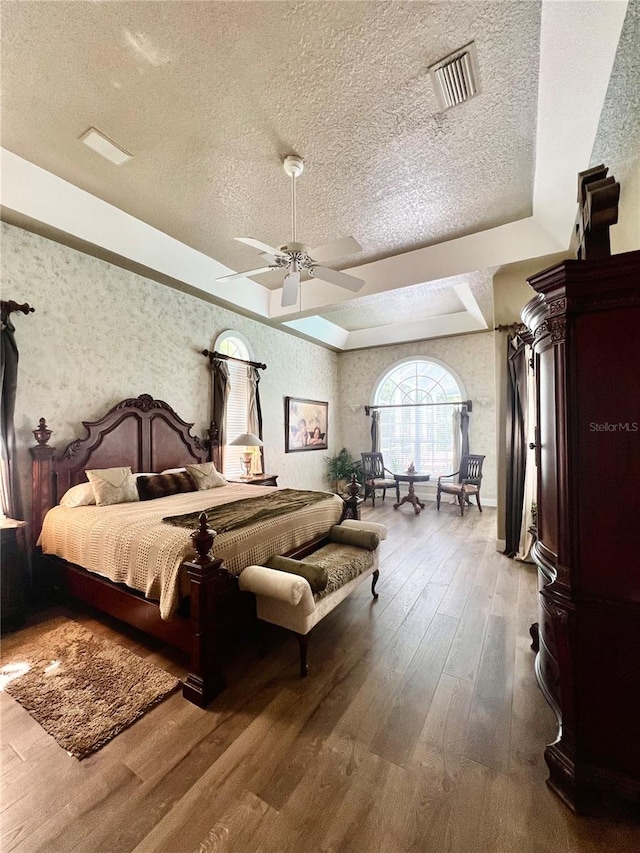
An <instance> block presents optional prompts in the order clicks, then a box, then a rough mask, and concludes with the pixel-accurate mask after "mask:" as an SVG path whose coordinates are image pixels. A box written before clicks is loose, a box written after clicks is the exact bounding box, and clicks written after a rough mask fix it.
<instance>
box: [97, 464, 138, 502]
mask: <svg viewBox="0 0 640 853" xmlns="http://www.w3.org/2000/svg"><path fill="white" fill-rule="evenodd" d="M85 474H86V475H87V477H88V478H89V482H90V483H91V485H92V486H93V494H94V495H95V499H96V504H97V505H98V506H111V505H113V504H123V503H131V502H132V501H139V500H140V496H139V495H138V489H137V487H136V478H135V475H134V474H132V473H131V468H130V467H128V466H127V467H126V468H102V469H96V470H94V471H85Z"/></svg>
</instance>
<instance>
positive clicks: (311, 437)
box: [284, 397, 329, 453]
mask: <svg viewBox="0 0 640 853" xmlns="http://www.w3.org/2000/svg"><path fill="white" fill-rule="evenodd" d="M284 404H285V413H284V449H285V453H297V452H298V451H299V450H326V449H327V432H328V425H329V403H323V402H321V401H320V400H301V399H299V398H298V397H285V398H284Z"/></svg>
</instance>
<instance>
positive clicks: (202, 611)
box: [31, 394, 323, 707]
mask: <svg viewBox="0 0 640 853" xmlns="http://www.w3.org/2000/svg"><path fill="white" fill-rule="evenodd" d="M83 425H84V427H85V429H86V431H87V435H86V437H85V438H83V439H77V440H75V441H73V442H71V444H69V445H68V446H67V447H66V448H64V449H63V450H62V451H61V452H57V451H56V448H55V447H51V446H50V445H49V439H50V437H51V435H52V433H51V431H50V430H49V429H48V428H47V425H46V423H45V421H44V419H41V420H40V424H39V427H38V429H36V430H34V436H35V438H36V441H37V442H38V443H37V446H35V447H33V448H31V454H32V473H33V501H32V531H33V536H34V541H35V540H37V538H38V536H39V535H40V532H41V530H42V524H43V520H44V516H45V515H46V513H47V512H48V510H49V509H51V508H52V507H54V506H55V505H56V504H58V502H59V500H60V498H61V497H62V495H63V494H64V493H65V492H66V491H67V490H68V489H69V488H70V487H71V486H74V485H77V484H78V483H81V482H86V476H85V469H87V468H89V469H91V468H110V467H116V466H122V465H129V466H131V469H132V471H133V472H134V473H138V472H157V473H158V472H161V471H164V470H166V469H168V468H175V467H181V466H184V465H185V464H191V463H200V462H206V461H213V462H214V463H217V464H218V463H219V461H220V460H219V446H218V443H217V441H216V430H215V428H213V427H212V428H211V429H210V430H209V434H210V437H209V440H208V441H206V442H203V441H201V440H200V439H199V438H198V437H197V436H194V435H192V434H191V427H192V426H193V425H192V424H188V423H186V422H185V421H183V420H182V419H181V418H180V417H179V416H178V415H177V414H176V413H175V412H174V410H173V409H172V408H171V406H169V405H168V404H167V403H165V402H164V401H162V400H154V399H153V398H152V397H150V396H149V395H147V394H142V395H141V396H140V397H137V398H130V399H127V400H123V401H122V402H121V403H118V404H117V405H116V406H114V407H113V408H112V409H110V410H109V412H107V414H106V415H105V416H104V417H103V418H101V419H100V420H98V421H92V422H83ZM211 534H212V532H211V531H208V530H207V526H206V517H204V516H203V521H201V525H200V529H199V530H196V531H194V533H193V534H192V537H191V538H192V540H193V543H194V548H195V550H196V551H197V552H198V554H199V556H198V557H197V558H195V559H194V560H193V561H188V562H185V563H183V569H184V570H185V571H186V575H187V577H188V581H189V595H188V598H187V599H185V601H184V602H183V603H182V606H181V607H180V609H179V612H178V613H177V614H176V615H175V616H174V617H173V618H172V619H170V620H168V621H167V620H163V619H161V618H160V612H159V608H158V605H157V603H156V602H155V601H151V600H149V599H147V598H145V597H144V594H142V593H139V592H136V591H135V590H132V589H130V588H129V587H127V586H125V585H123V584H117V583H113V582H111V581H109V580H107V579H105V578H103V577H101V576H99V575H96V574H93V573H91V572H88V571H86V570H85V569H83V568H81V567H79V566H77V565H74V564H72V563H69V562H67V561H65V560H63V559H61V558H58V557H51V556H45V555H42V554H41V552H39V553H38V555H37V558H38V560H42V561H43V562H44V563H45V565H46V566H47V568H48V569H50V568H53V569H54V570H55V574H56V580H57V582H58V583H59V584H60V585H61V586H62V588H63V589H64V590H65V591H66V592H68V593H69V594H70V595H72V596H73V597H75V598H78V599H80V600H81V601H84V602H86V603H88V604H90V605H92V606H94V607H96V608H97V609H99V610H101V611H103V612H105V613H108V614H109V615H111V616H115V617H116V618H118V619H121V620H122V621H123V622H125V623H127V624H129V625H132V626H134V627H136V628H139V629H141V630H143V631H144V632H146V633H148V634H150V635H152V636H154V637H157V638H159V639H161V640H163V641H164V642H167V643H168V644H170V645H172V646H175V647H177V648H179V649H182V650H183V651H185V652H187V653H188V654H189V656H190V665H189V672H188V674H187V677H186V679H185V681H184V683H183V695H184V697H185V698H186V699H188V700H189V701H190V702H193V703H194V704H196V705H199V706H200V707H204V706H206V705H207V704H208V703H209V702H210V701H211V700H212V699H213V698H214V697H215V696H216V695H217V694H218V693H219V692H220V691H221V690H222V689H223V687H224V685H225V679H224V676H223V673H222V669H221V666H220V655H219V648H220V643H221V642H226V641H227V638H228V637H229V636H230V635H231V634H232V633H234V632H236V633H237V631H238V628H239V627H240V628H241V627H244V628H245V629H246V628H247V626H248V625H249V624H250V623H251V622H252V620H255V611H254V599H253V596H251V595H250V594H247V593H241V592H240V590H239V588H238V581H237V578H236V577H235V576H234V575H232V574H230V573H229V572H228V571H227V570H226V569H225V567H224V565H223V562H222V560H221V559H212V558H211V557H210V556H208V554H209V551H210V549H211V547H212V544H213V541H214V537H213V535H211ZM322 541H323V540H322V538H321V539H318V540H314V541H313V542H310V543H305V544H304V545H303V546H302V547H299V548H296V549H295V551H293V552H291V553H292V554H295V555H296V556H298V555H300V556H302V555H303V554H305V553H309V552H310V551H311V550H313V549H314V548H316V547H318V546H319V544H320V543H321V542H322Z"/></svg>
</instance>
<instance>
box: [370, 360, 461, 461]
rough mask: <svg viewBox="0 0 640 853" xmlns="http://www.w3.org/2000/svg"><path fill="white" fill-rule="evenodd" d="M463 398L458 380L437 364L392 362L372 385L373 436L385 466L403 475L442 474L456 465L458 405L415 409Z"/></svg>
mask: <svg viewBox="0 0 640 853" xmlns="http://www.w3.org/2000/svg"><path fill="white" fill-rule="evenodd" d="M463 399H464V397H463V389H462V388H461V383H460V382H459V380H458V379H457V378H456V377H454V376H453V374H452V373H451V371H450V370H449V369H447V367H445V366H444V365H443V364H440V363H438V362H436V361H433V360H427V359H411V360H407V361H403V362H401V363H400V364H396V365H395V366H394V367H392V368H391V370H389V371H388V372H387V373H386V374H384V375H383V376H382V377H381V379H380V380H379V382H378V385H377V387H376V390H375V393H374V400H373V403H374V405H376V406H389V407H390V408H382V409H378V412H379V422H378V424H379V425H378V435H379V445H380V450H381V451H382V454H383V456H384V461H385V465H386V466H387V467H388V468H390V469H391V470H392V471H404V470H406V468H407V466H408V465H409V463H410V462H413V463H414V465H415V467H416V470H417V471H425V472H430V473H431V474H433V475H438V474H448V473H451V472H452V471H453V470H454V465H455V464H456V463H457V461H458V460H457V459H456V452H457V436H456V431H457V430H459V420H457V417H459V416H458V415H457V413H458V407H456V406H451V405H428V406H416V405H413V404H416V403H430V404H433V403H436V404H443V403H454V402H460V401H462V400H463Z"/></svg>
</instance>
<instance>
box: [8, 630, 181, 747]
mask: <svg viewBox="0 0 640 853" xmlns="http://www.w3.org/2000/svg"><path fill="white" fill-rule="evenodd" d="M56 622H60V623H61V624H58V625H57V627H55V628H53V630H48V629H49V628H50V625H48V626H47V625H43V626H42V628H41V633H38V632H37V631H36V637H35V638H34V637H33V634H34V631H33V629H30V630H28V631H26V632H25V635H30V636H28V639H27V638H26V637H25V639H26V642H25V644H24V645H22V644H21V643H20V640H19V635H14V636H13V637H12V638H11V640H12V641H11V642H10V643H6V644H3V654H2V657H3V661H2V664H3V665H2V671H1V675H2V679H3V680H4V682H5V688H4V689H5V691H6V692H7V693H9V695H11V696H13V698H14V699H16V700H17V701H18V702H19V703H20V704H21V705H22V707H23V708H25V709H26V710H27V711H28V712H29V713H30V714H31V716H32V717H34V719H36V720H37V721H38V722H39V723H40V725H41V726H42V727H43V729H45V730H46V731H47V732H48V733H49V734H50V735H53V737H54V738H55V739H56V741H57V742H58V743H59V744H60V746H61V747H62V748H63V749H66V750H67V752H69V753H71V755H75V756H76V758H86V757H87V755H90V754H91V753H92V752H95V751H96V749H99V748H100V747H101V746H104V744H105V743H108V741H110V740H111V739H112V738H114V737H115V736H116V735H117V734H118V732H121V731H122V730H123V729H125V728H127V726H130V725H131V723H133V722H135V720H137V719H138V717H141V716H142V715H143V714H144V713H145V711H147V710H148V709H149V708H151V707H152V706H153V705H156V704H157V703H158V702H161V701H162V700H163V699H164V698H165V697H166V696H168V695H169V694H170V693H171V692H172V691H173V690H175V688H176V687H177V686H178V684H179V683H180V682H179V680H178V679H177V678H175V677H174V676H173V675H170V674H169V673H168V672H164V670H162V669H159V668H158V667H157V666H154V665H153V664H151V663H148V662H147V661H145V660H143V659H142V658H140V657H138V656H137V655H134V654H133V653H132V652H130V651H128V650H127V649H125V648H123V647H122V646H119V645H118V644H117V643H114V642H113V641H112V640H107V639H105V638H104V637H99V636H97V635H96V634H93V633H92V632H91V631H89V630H88V629H87V628H84V627H83V626H82V625H79V624H78V623H77V622H72V621H69V620H56ZM14 640H15V642H14Z"/></svg>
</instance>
